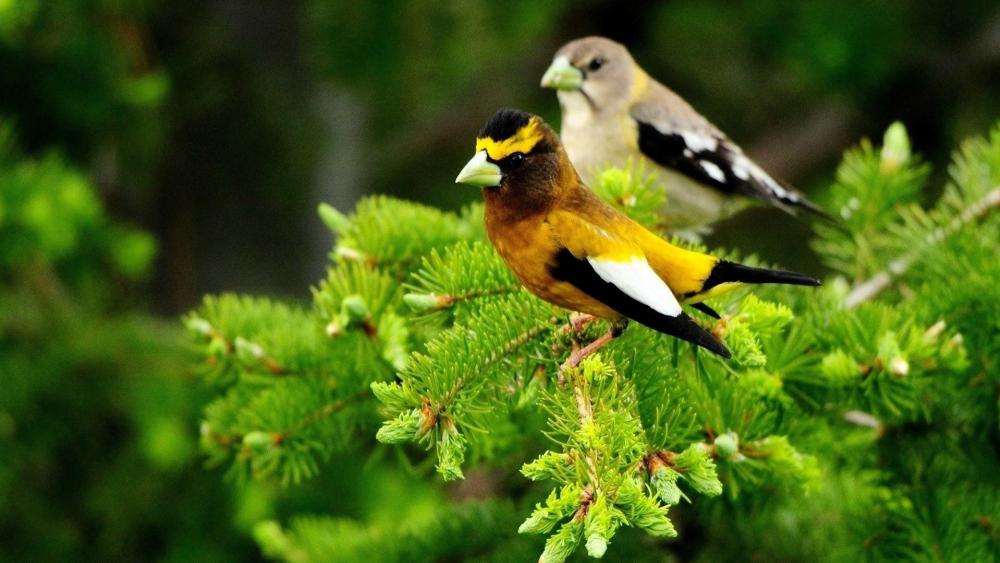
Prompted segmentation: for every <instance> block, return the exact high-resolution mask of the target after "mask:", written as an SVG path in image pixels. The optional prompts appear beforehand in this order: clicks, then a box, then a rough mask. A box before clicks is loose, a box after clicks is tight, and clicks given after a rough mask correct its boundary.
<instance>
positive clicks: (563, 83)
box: [542, 57, 583, 90]
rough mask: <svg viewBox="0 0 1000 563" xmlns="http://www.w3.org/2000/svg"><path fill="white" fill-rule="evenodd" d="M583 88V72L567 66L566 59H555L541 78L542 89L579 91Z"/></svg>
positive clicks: (567, 61)
mask: <svg viewBox="0 0 1000 563" xmlns="http://www.w3.org/2000/svg"><path fill="white" fill-rule="evenodd" d="M581 86H583V71H582V70H580V69H578V68H576V67H575V66H573V65H571V64H569V59H567V58H566V57H556V58H555V60H553V61H552V64H551V65H550V66H549V68H548V70H546V71H545V74H544V75H543V76H542V88H553V89H556V90H579V89H580V87H581Z"/></svg>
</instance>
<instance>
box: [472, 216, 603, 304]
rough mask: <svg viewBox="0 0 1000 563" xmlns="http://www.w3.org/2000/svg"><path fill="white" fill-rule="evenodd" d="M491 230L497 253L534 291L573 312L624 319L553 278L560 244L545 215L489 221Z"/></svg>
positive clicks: (530, 289) (571, 286) (488, 229)
mask: <svg viewBox="0 0 1000 563" xmlns="http://www.w3.org/2000/svg"><path fill="white" fill-rule="evenodd" d="M487 233H488V234H489V237H490V240H491V241H492V242H493V246H494V248H496V250H497V253H498V254H500V257H501V258H503V261H504V262H506V263H507V266H508V267H509V268H510V269H511V271H513V272H514V275H516V276H517V278H518V279H519V280H521V283H522V284H524V287H526V288H527V289H528V291H530V292H531V293H534V294H535V295H537V296H538V297H540V298H542V299H544V300H545V301H548V302H549V303H552V304H553V305H558V306H559V307H563V308H565V309H569V310H571V311H579V312H581V313H588V314H591V315H594V316H596V317H601V318H604V319H621V318H622V316H621V315H620V314H618V313H617V312H615V311H614V310H613V309H611V308H609V307H608V306H606V305H604V304H603V303H601V302H600V301H598V300H596V299H594V298H592V297H590V296H589V295H587V294H586V293H584V292H582V291H580V290H579V289H577V288H576V287H574V286H573V285H572V284H570V283H567V282H563V281H558V280H556V279H555V278H553V277H552V274H551V273H550V271H549V267H550V266H551V265H552V262H553V261H554V259H555V255H556V252H557V251H558V249H559V246H558V245H557V244H556V241H555V240H554V239H553V238H552V236H551V234H549V232H548V229H547V228H545V226H544V225H543V224H542V219H541V218H537V219H535V218H532V219H527V220H524V221H520V222H517V223H513V224H509V225H490V224H489V223H487Z"/></svg>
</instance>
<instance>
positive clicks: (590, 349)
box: [558, 328, 621, 385]
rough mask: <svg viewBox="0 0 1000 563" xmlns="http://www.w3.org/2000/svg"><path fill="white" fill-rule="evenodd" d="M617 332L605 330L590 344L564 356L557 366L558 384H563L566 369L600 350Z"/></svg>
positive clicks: (575, 365)
mask: <svg viewBox="0 0 1000 563" xmlns="http://www.w3.org/2000/svg"><path fill="white" fill-rule="evenodd" d="M619 334H621V332H620V331H616V330H614V329H613V328H612V329H609V330H608V331H607V332H605V333H604V334H602V335H601V336H599V337H598V338H597V339H596V340H594V341H593V342H591V343H590V344H587V345H586V346H584V347H583V348H580V349H579V350H574V351H573V353H572V354H570V355H569V358H566V361H565V362H563V363H562V365H561V366H559V374H558V375H559V385H562V384H563V381H564V378H563V374H564V373H565V372H566V371H567V370H570V369H573V368H575V367H577V366H578V365H580V362H582V361H583V360H584V359H585V358H586V357H587V356H589V355H591V354H593V353H594V352H596V351H598V350H600V349H601V348H602V347H603V346H604V345H605V344H607V343H608V342H611V341H612V340H614V339H615V337H617V336H618V335H619Z"/></svg>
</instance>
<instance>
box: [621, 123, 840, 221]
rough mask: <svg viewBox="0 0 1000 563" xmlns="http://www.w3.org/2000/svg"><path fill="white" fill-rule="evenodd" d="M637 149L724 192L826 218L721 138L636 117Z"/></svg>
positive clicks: (828, 217)
mask: <svg viewBox="0 0 1000 563" xmlns="http://www.w3.org/2000/svg"><path fill="white" fill-rule="evenodd" d="M636 123H637V124H638V127H639V150H640V151H641V152H642V154H643V155H645V156H646V157H647V158H649V159H650V160H652V161H654V162H656V163H657V164H659V165H660V166H663V167H666V168H670V169H672V170H674V171H676V172H679V173H681V174H683V175H685V176H687V177H689V178H691V179H692V180H694V181H696V182H698V183H700V184H704V185H706V186H709V187H712V188H715V189H717V190H719V191H720V192H723V193H727V194H740V195H745V196H749V197H752V198H754V199H759V200H761V201H764V202H767V203H771V204H774V205H777V206H778V207H780V208H782V209H784V210H785V211H788V212H790V213H792V214H794V212H795V210H796V209H806V210H808V211H810V212H812V213H815V214H817V215H820V216H822V217H825V218H827V219H830V216H829V215H827V213H826V212H824V211H823V210H822V209H820V208H819V207H817V206H816V205H815V204H813V203H812V202H810V201H809V200H807V199H806V198H805V196H803V195H802V194H800V193H799V192H798V191H796V190H795V189H794V188H792V187H791V186H788V185H787V184H784V183H782V182H779V181H777V180H775V179H774V178H772V177H771V176H769V175H768V174H767V173H766V172H764V171H763V170H761V169H760V167H759V166H757V165H756V164H754V162H753V161H752V160H750V159H749V158H748V157H747V156H746V155H745V154H743V151H742V150H740V149H739V147H737V146H735V145H733V144H732V142H730V141H729V140H728V139H726V138H725V137H721V136H718V135H714V134H711V133H701V132H694V131H681V130H664V129H661V128H660V127H657V126H656V125H653V124H652V123H648V122H645V121H642V120H639V119H636Z"/></svg>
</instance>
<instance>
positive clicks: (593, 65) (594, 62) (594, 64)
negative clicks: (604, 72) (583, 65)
mask: <svg viewBox="0 0 1000 563" xmlns="http://www.w3.org/2000/svg"><path fill="white" fill-rule="evenodd" d="M604 63H605V61H604V58H603V57H594V58H593V59H591V60H590V64H588V65H587V70H589V71H590V72H594V71H596V70H600V68H601V67H602V66H604Z"/></svg>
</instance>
